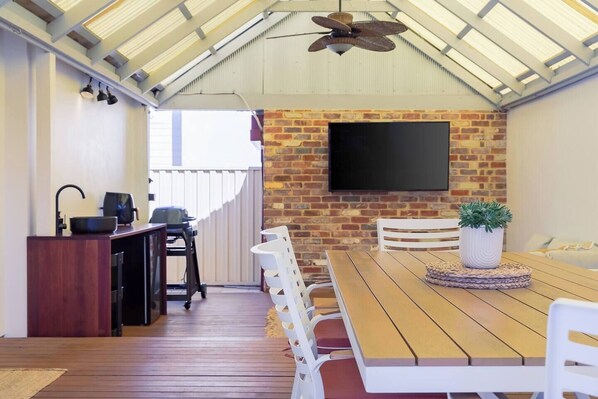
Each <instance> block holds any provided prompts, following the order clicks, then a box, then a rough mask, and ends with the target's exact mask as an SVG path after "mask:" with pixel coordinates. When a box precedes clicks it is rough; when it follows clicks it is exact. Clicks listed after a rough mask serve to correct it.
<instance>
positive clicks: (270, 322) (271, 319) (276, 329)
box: [264, 307, 285, 338]
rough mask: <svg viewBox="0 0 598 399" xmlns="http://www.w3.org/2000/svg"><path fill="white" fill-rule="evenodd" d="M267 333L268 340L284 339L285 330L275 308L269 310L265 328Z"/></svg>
mask: <svg viewBox="0 0 598 399" xmlns="http://www.w3.org/2000/svg"><path fill="white" fill-rule="evenodd" d="M264 330H265V332H266V337H268V338H284V337H285V334H284V330H283V328H282V325H281V324H280V319H279V318H278V315H277V314H276V309H275V308H274V307H272V308H270V309H269V310H268V313H267V314H266V327H264Z"/></svg>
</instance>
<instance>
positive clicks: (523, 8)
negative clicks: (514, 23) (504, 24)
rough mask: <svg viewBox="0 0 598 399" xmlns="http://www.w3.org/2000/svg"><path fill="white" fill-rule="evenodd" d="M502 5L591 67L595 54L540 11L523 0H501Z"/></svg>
mask: <svg viewBox="0 0 598 399" xmlns="http://www.w3.org/2000/svg"><path fill="white" fill-rule="evenodd" d="M499 1H500V3H501V4H502V5H503V6H505V7H507V8H508V9H509V10H510V11H511V12H513V13H514V14H516V15H518V16H519V17H520V18H521V19H523V20H524V21H526V22H527V23H529V24H530V25H532V26H535V27H536V28H537V29H538V30H539V31H540V32H542V33H543V34H544V35H545V36H546V37H549V38H550V39H551V40H552V41H554V42H555V43H557V44H558V45H559V46H561V47H563V48H564V49H565V50H566V51H569V52H570V53H571V54H573V55H574V56H575V57H576V58H578V59H579V60H581V61H582V62H583V63H584V64H586V65H590V60H591V59H592V57H593V56H594V52H593V51H592V50H590V49H589V48H587V47H586V46H584V44H583V43H581V42H580V41H579V40H577V39H576V38H575V37H574V36H573V35H571V34H570V33H569V32H567V31H566V30H564V29H563V28H561V27H560V26H559V25H557V24H555V23H554V22H552V21H551V20H550V19H548V18H546V17H545V16H544V15H543V14H542V13H541V12H540V11H539V10H537V9H535V8H534V7H532V6H530V5H529V4H527V3H526V2H525V1H521V0H499Z"/></svg>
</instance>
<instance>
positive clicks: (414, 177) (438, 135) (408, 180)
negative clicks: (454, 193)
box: [328, 122, 450, 191]
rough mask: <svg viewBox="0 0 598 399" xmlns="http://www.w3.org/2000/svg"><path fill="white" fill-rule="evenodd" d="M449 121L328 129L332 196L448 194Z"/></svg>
mask: <svg viewBox="0 0 598 399" xmlns="http://www.w3.org/2000/svg"><path fill="white" fill-rule="evenodd" d="M449 136H450V123H449V122H371V123H367V122H363V123H362V122H354V123H350V122H348V123H345V122H341V123H330V124H329V125H328V189H329V191H421V190H425V191H442V190H448V179H449V146H450V137H449Z"/></svg>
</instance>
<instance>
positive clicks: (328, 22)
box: [311, 16, 351, 32]
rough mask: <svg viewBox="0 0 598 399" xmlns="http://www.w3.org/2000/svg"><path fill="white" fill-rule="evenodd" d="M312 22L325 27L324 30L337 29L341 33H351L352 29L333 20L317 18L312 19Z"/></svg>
mask: <svg viewBox="0 0 598 399" xmlns="http://www.w3.org/2000/svg"><path fill="white" fill-rule="evenodd" d="M311 20H312V21H314V22H315V23H316V24H318V25H320V26H323V27H324V28H328V29H335V30H339V31H341V32H351V27H350V26H349V25H346V24H344V23H342V22H339V21H337V20H334V19H332V18H328V17H319V16H315V17H311Z"/></svg>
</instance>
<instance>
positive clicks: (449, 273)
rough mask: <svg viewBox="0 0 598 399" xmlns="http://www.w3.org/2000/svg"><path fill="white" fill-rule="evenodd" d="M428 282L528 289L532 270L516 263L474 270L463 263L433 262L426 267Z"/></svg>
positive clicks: (488, 287) (457, 285)
mask: <svg viewBox="0 0 598 399" xmlns="http://www.w3.org/2000/svg"><path fill="white" fill-rule="evenodd" d="M426 270H427V274H426V281H428V282H430V283H432V284H438V285H443V286H446V287H459V288H478V289H506V288H522V287H527V286H528V285H529V283H530V281H531V273H532V271H531V269H530V268H529V267H527V266H524V265H522V264H520V263H516V262H503V263H501V264H500V265H499V266H498V267H497V268H494V269H473V268H469V267H464V266H463V265H462V264H461V262H458V261H456V262H433V263H428V264H427V265H426Z"/></svg>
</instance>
